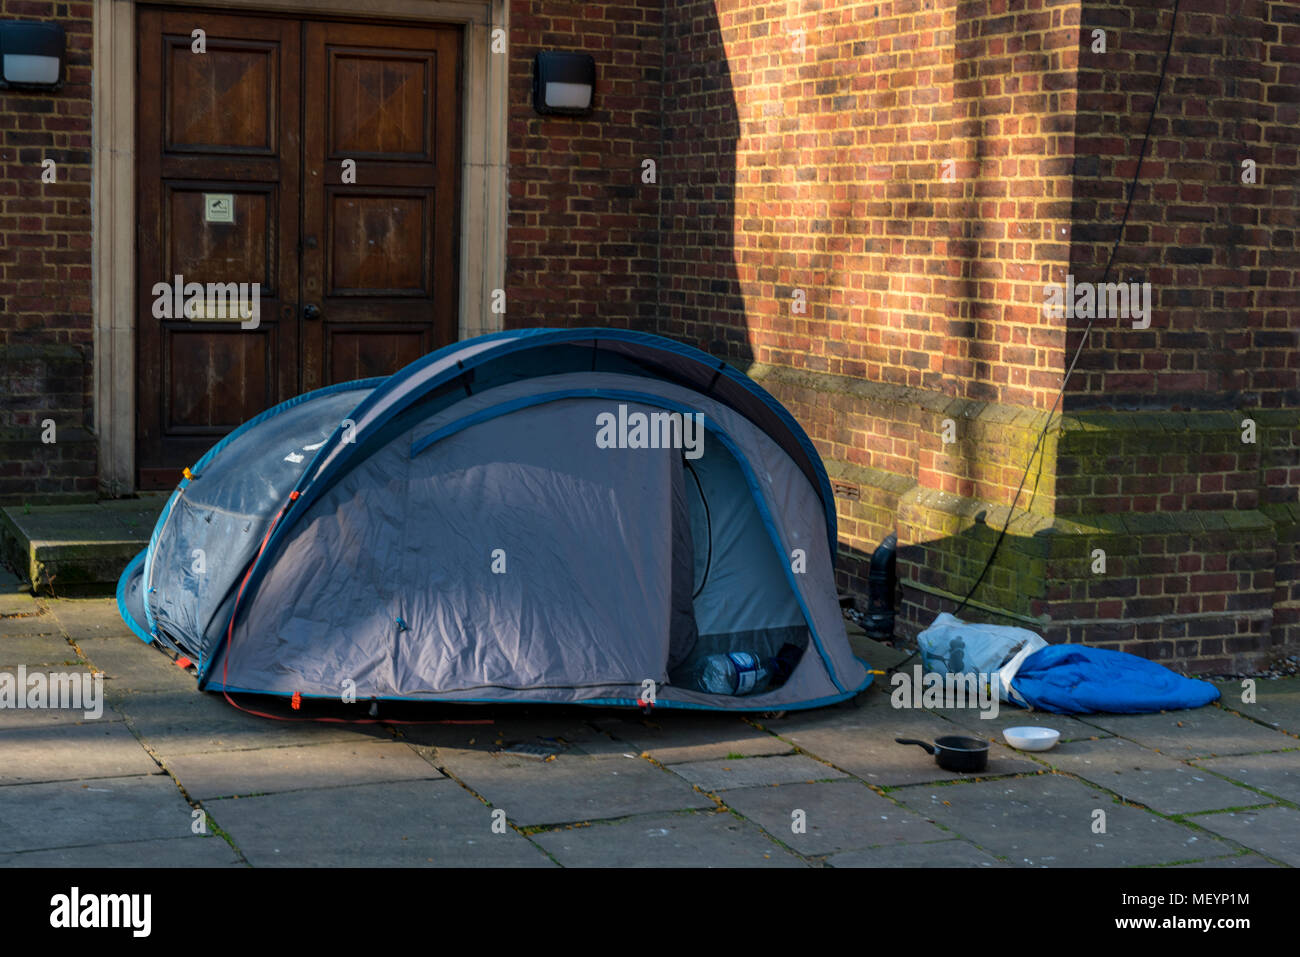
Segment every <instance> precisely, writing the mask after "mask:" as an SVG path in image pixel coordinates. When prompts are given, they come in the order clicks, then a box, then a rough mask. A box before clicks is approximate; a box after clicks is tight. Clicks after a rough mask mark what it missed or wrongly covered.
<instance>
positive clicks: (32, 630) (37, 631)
mask: <svg viewBox="0 0 1300 957" xmlns="http://www.w3.org/2000/svg"><path fill="white" fill-rule="evenodd" d="M29 635H57V636H58V637H59V638H60V639H62V638H63V629H62V628H61V627H60V626H59V620H58V619H57V618H55V617H54V616H53V615H48V614H39V615H21V616H18V617H14V618H0V643H3V642H4V641H6V640H7V639H10V638H22V637H24V636H29Z"/></svg>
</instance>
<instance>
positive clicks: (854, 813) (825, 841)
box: [723, 780, 947, 857]
mask: <svg viewBox="0 0 1300 957" xmlns="http://www.w3.org/2000/svg"><path fill="white" fill-rule="evenodd" d="M723 802H724V803H725V804H726V805H727V806H728V807H730V808H733V809H734V810H736V811H739V812H740V813H741V814H743V815H744V816H745V817H746V818H748V819H749V820H751V821H753V822H754V823H755V824H757V825H759V826H760V827H762V828H763V830H765V831H767V832H768V833H769V834H771V835H773V836H774V837H776V838H777V839H779V840H780V841H781V842H782V843H783V844H786V845H787V846H789V847H790V848H792V849H793V850H795V851H796V852H798V853H799V854H803V855H804V856H808V857H815V856H821V855H824V854H835V853H838V852H840V851H847V850H861V849H865V848H868V847H875V846H877V845H882V844H919V843H921V842H923V841H939V840H943V839H944V838H945V837H947V835H946V834H945V833H944V832H943V831H942V830H940V829H939V828H937V827H935V826H934V825H933V824H931V823H930V822H929V821H927V820H926V819H925V818H923V817H921V816H920V815H919V814H917V813H915V812H914V811H910V810H908V809H907V808H903V807H899V806H898V805H897V804H895V803H894V802H893V801H891V800H889V799H888V798H885V797H881V796H880V795H879V794H877V793H876V792H875V791H873V790H871V789H870V788H869V787H867V786H865V785H863V784H861V783H859V782H858V781H852V780H848V781H825V782H819V783H817V784H783V785H781V786H780V787H775V788H741V789H739V790H734V791H727V792H726V794H725V795H724V796H723ZM797 811H802V812H803V814H802V816H801V817H800V818H798V820H799V821H800V822H801V823H802V826H803V832H802V833H798V832H796V831H795V830H794V825H795V822H796V812H797Z"/></svg>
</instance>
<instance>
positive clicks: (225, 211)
mask: <svg viewBox="0 0 1300 957" xmlns="http://www.w3.org/2000/svg"><path fill="white" fill-rule="evenodd" d="M203 221H204V222H205V223H233V222H234V221H235V194H234V193H204V194H203Z"/></svg>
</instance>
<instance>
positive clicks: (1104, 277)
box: [956, 0, 1180, 616]
mask: <svg viewBox="0 0 1300 957" xmlns="http://www.w3.org/2000/svg"><path fill="white" fill-rule="evenodd" d="M1179 2H1180V0H1174V15H1173V18H1172V19H1171V20H1170V23H1169V38H1168V41H1167V42H1166V44H1165V56H1164V60H1163V61H1162V62H1161V64H1160V79H1159V80H1158V81H1157V82H1156V95H1155V98H1154V99H1153V100H1152V102H1151V113H1150V115H1149V116H1148V117H1147V129H1146V133H1145V134H1144V135H1143V137H1142V149H1141V151H1139V153H1138V161H1137V168H1136V169H1134V170H1133V179H1132V181H1131V182H1130V183H1129V188H1128V201H1127V202H1126V203H1125V205H1124V215H1123V217H1122V218H1121V219H1120V223H1119V229H1118V231H1117V232H1116V234H1115V242H1114V244H1113V245H1112V246H1111V248H1110V256H1109V257H1108V258H1107V260H1106V268H1105V269H1104V270H1103V271H1102V274H1101V282H1102V284H1104V283H1106V282H1107V281H1108V280H1109V278H1110V269H1111V266H1112V265H1114V262H1115V254H1116V253H1117V252H1119V244H1120V242H1121V241H1122V240H1123V238H1124V230H1125V228H1126V227H1127V226H1128V217H1129V213H1130V212H1131V211H1132V209H1133V194H1134V193H1135V192H1136V191H1137V184H1138V179H1139V178H1140V177H1141V175H1142V161H1143V160H1144V159H1145V158H1146V153H1147V144H1148V142H1149V141H1150V139H1151V127H1152V125H1153V124H1154V123H1155V118H1156V110H1157V109H1158V108H1159V106H1160V93H1161V91H1162V90H1163V89H1164V85H1165V73H1166V72H1167V71H1168V69H1169V54H1170V53H1171V52H1172V51H1173V48H1174V28H1175V27H1176V26H1177V24H1178V4H1179ZM1092 324H1093V319H1091V318H1090V319H1089V320H1088V324H1087V325H1086V326H1085V327H1084V330H1083V335H1082V336H1081V337H1080V338H1079V345H1078V347H1077V348H1076V349H1075V350H1074V357H1073V358H1072V359H1071V360H1070V365H1069V367H1068V368H1067V369H1066V370H1065V377H1064V378H1063V379H1062V380H1061V388H1060V389H1059V390H1058V391H1057V393H1056V398H1055V399H1054V400H1053V401H1052V407H1051V408H1050V409H1048V410H1047V421H1046V422H1045V423H1044V424H1043V430H1042V432H1040V433H1039V435H1038V441H1037V442H1035V443H1034V448H1033V451H1032V452H1030V453H1029V461H1028V463H1026V465H1025V472H1024V474H1023V475H1022V476H1021V477H1020V485H1019V487H1017V489H1016V495H1015V498H1013V499H1012V500H1011V507H1010V509H1008V511H1007V520H1006V522H1005V523H1004V524H1003V526H1002V531H1001V532H999V533H998V537H997V540H996V541H994V543H993V550H992V551H991V552H989V557H988V560H987V561H986V562H985V563H984V567H983V568H982V569H981V570H980V573H979V577H978V578H976V579H975V584H973V585H971V587H970V591H968V592H967V593H966V597H965V598H963V599H962V601H961V604H960V605H958V606H957V611H956V614H957V615H958V616H960V615H961V612H962V609H964V608H965V607H966V604H967V603H968V602H969V601H970V600H971V598H972V597H974V595H975V592H976V590H977V589H978V588H979V587H980V585H981V584H982V583H983V582H984V576H985V575H987V574H988V570H989V569H990V568H991V567H993V560H994V559H995V558H996V557H997V554H998V549H999V548H1001V547H1002V541H1003V539H1005V538H1006V537H1007V529H1008V528H1010V527H1011V521H1012V519H1013V518H1014V517H1015V510H1016V503H1017V502H1019V501H1020V493H1021V492H1023V491H1024V488H1025V481H1026V480H1027V479H1028V478H1029V470H1030V469H1031V468H1033V466H1034V458H1035V457H1036V456H1038V451H1039V448H1040V447H1041V446H1042V444H1043V440H1044V439H1045V438H1047V432H1048V430H1049V429H1050V428H1051V427H1052V421H1053V416H1054V415H1055V413H1056V407H1057V405H1059V404H1060V402H1061V399H1062V398H1063V397H1064V396H1065V387H1066V386H1067V385H1068V384H1069V382H1070V376H1071V375H1072V374H1073V373H1074V367H1075V365H1076V364H1077V363H1078V361H1079V356H1080V355H1082V353H1083V347H1084V345H1086V344H1087V342H1088V335H1089V333H1091V332H1092ZM1042 477H1043V460H1042V458H1039V460H1038V475H1037V476H1036V477H1035V478H1034V490H1033V492H1032V493H1031V494H1030V496H1029V505H1028V506H1026V508H1032V507H1033V504H1034V499H1035V498H1036V497H1037V495H1038V484H1039V482H1040V481H1041V479H1042Z"/></svg>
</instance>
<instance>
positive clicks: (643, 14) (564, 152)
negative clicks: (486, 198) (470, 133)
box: [506, 0, 663, 330]
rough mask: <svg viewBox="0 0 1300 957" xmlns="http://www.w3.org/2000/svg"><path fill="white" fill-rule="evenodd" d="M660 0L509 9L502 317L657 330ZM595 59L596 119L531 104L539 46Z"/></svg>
mask: <svg viewBox="0 0 1300 957" xmlns="http://www.w3.org/2000/svg"><path fill="white" fill-rule="evenodd" d="M662 43H663V3H662V0H620V2H606V3H590V2H576V0H522V2H520V0H516V2H514V3H512V4H511V8H510V54H509V55H510V104H509V110H510V118H509V132H508V137H509V143H510V157H509V161H510V183H509V190H510V192H509V213H508V232H507V245H506V255H507V260H506V296H507V309H506V326H507V328H518V327H523V326H542V325H549V326H565V325H569V326H583V325H602V326H619V327H632V328H641V329H646V330H650V329H653V328H654V323H655V318H656V312H657V310H656V303H657V299H658V279H657V275H658V272H657V260H658V255H659V236H658V215H659V197H658V192H657V189H656V187H655V186H650V185H645V184H643V183H642V182H641V172H642V167H641V164H642V160H643V159H647V158H650V159H656V160H657V159H658V158H659V156H660V116H661V107H662V103H661V89H660V79H661V70H662V66H663V47H662ZM551 49H558V50H572V51H578V52H584V53H590V54H591V55H592V56H593V57H594V58H595V60H596V74H597V87H596V94H595V97H596V99H595V109H594V111H593V112H592V114H591V115H590V116H587V117H582V118H575V117H545V116H539V115H538V114H537V113H536V112H534V110H533V101H532V77H533V57H534V56H535V55H536V53H537V52H538V51H539V50H551Z"/></svg>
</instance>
